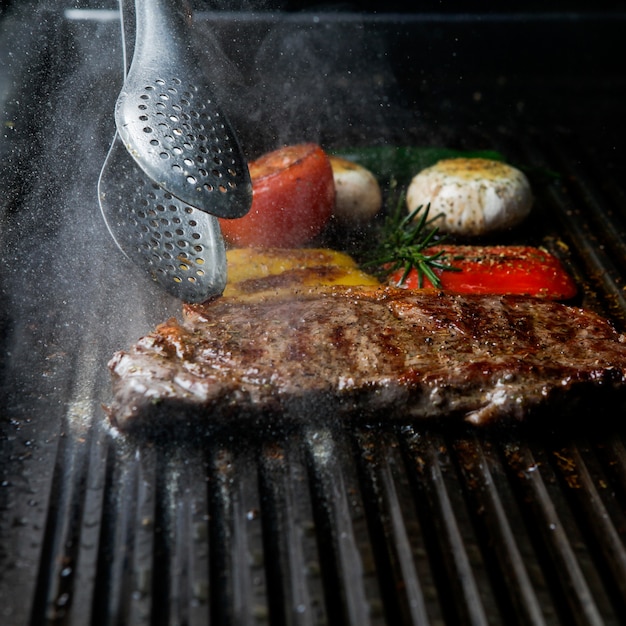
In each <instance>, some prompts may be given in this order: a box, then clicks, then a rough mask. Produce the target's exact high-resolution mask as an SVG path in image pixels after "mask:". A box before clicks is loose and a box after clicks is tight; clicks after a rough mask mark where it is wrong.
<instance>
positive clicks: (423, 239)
mask: <svg viewBox="0 0 626 626" xmlns="http://www.w3.org/2000/svg"><path fill="white" fill-rule="evenodd" d="M403 206H404V198H401V199H400V201H399V203H398V206H397V208H396V210H395V211H394V212H393V213H392V214H391V215H390V216H389V217H388V218H387V221H386V223H385V226H384V227H383V234H382V238H381V241H380V243H379V245H378V246H377V248H376V249H375V251H374V253H373V255H372V257H371V259H370V260H368V261H366V262H365V263H364V265H367V266H377V267H378V268H380V269H381V271H383V272H384V273H385V274H386V275H389V274H393V273H394V272H396V271H397V270H399V269H401V268H402V269H403V270H404V271H403V274H402V278H401V279H400V282H399V284H400V285H402V284H403V283H404V281H405V280H406V279H407V277H408V275H409V273H410V272H411V270H416V271H417V280H418V285H419V287H422V286H423V284H424V277H426V278H428V280H430V282H431V283H432V285H433V286H434V287H435V288H437V289H439V288H440V287H441V280H440V279H439V276H437V274H435V272H434V271H433V270H435V269H439V270H449V271H458V268H456V267H453V266H452V265H448V264H447V263H445V262H444V261H443V260H442V257H443V255H444V254H445V253H444V251H443V250H439V251H438V252H436V253H434V254H424V250H425V249H426V248H428V246H430V245H432V244H433V240H434V239H435V237H436V236H437V232H438V230H439V229H438V227H437V226H433V227H432V228H429V227H430V225H431V223H432V222H433V221H434V220H435V219H437V217H439V216H435V217H434V218H431V219H428V214H429V212H430V204H428V205H426V207H424V206H423V205H420V206H418V207H417V208H416V209H415V210H414V211H412V212H411V213H409V214H407V213H405V212H404V209H403ZM422 209H423V210H422ZM420 212H421V214H420ZM418 216H419V218H418ZM443 240H444V238H440V239H439V240H438V241H437V243H441V242H442V241H443Z"/></svg>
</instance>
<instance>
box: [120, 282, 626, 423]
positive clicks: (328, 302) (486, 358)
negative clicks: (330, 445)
mask: <svg viewBox="0 0 626 626" xmlns="http://www.w3.org/2000/svg"><path fill="white" fill-rule="evenodd" d="M109 367H110V370H111V372H112V376H113V392H114V398H113V403H112V405H111V406H110V407H109V409H108V414H109V416H110V418H111V420H112V421H113V423H114V424H115V425H116V426H117V427H119V428H120V429H121V430H128V431H130V430H133V429H136V428H142V429H143V428H145V427H146V426H150V424H152V423H159V425H160V426H163V424H166V425H170V424H171V426H172V427H175V426H176V424H181V423H186V422H188V421H189V420H192V421H200V422H203V421H204V422H219V421H220V420H225V419H226V420H229V419H230V420H232V419H237V418H239V417H250V416H253V417H256V418H262V417H269V416H281V417H288V418H295V419H314V418H318V417H320V416H329V417H335V418H336V417H341V418H346V419H347V418H357V419H367V418H377V419H378V418H380V416H381V415H382V416H384V418H385V419H395V418H441V417H446V416H457V417H458V416H462V417H464V418H465V419H466V420H467V421H470V422H473V423H476V424H482V423H486V422H490V421H493V420H498V419H503V418H516V419H521V418H524V417H525V416H526V415H527V414H528V412H529V411H530V410H532V409H533V408H535V407H538V406H540V405H542V404H545V403H546V402H552V401H558V402H562V401H563V400H564V399H565V400H567V399H575V398H576V397H577V394H579V392H581V391H582V390H584V389H589V388H590V387H591V388H594V389H604V390H607V391H608V390H616V389H617V390H620V391H621V390H623V389H624V388H626V385H625V382H626V343H625V342H624V338H623V337H622V336H621V335H620V334H619V333H617V332H616V331H615V330H614V328H613V327H612V326H611V324H610V323H609V322H608V321H606V320H604V319H603V318H601V317H599V316H598V315H596V314H594V313H592V312H590V311H586V310H583V309H580V308H577V307H571V306H566V305H563V304H559V303H555V302H549V301H543V300H537V299H533V298H527V297H513V296H468V295H465V296H460V295H447V294H443V293H438V292H426V291H424V292H420V291H409V290H403V289H393V288H349V287H334V288H318V289H309V290H302V291H301V292H300V293H297V294H295V295H294V294H293V293H290V294H282V295H278V296H274V297H257V298H250V299H246V298H243V299H242V298H226V297H224V298H222V299H220V300H217V301H214V302H211V303H206V304H196V305H185V306H184V309H183V322H182V323H180V322H178V321H176V320H174V319H171V320H169V321H168V322H166V323H164V324H161V325H160V326H158V327H157V328H156V329H155V330H154V332H152V333H150V334H149V335H147V336H145V337H143V338H142V339H140V340H139V341H138V342H137V343H136V344H135V345H133V346H132V347H131V348H130V349H129V350H128V351H122V352H118V353H116V354H115V355H114V357H113V358H112V360H111V361H110V363H109ZM168 427H169V426H168Z"/></svg>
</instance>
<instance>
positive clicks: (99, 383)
mask: <svg viewBox="0 0 626 626" xmlns="http://www.w3.org/2000/svg"><path fill="white" fill-rule="evenodd" d="M521 25H522V22H521V21H519V22H517V26H516V28H520V26H521ZM40 26H41V28H42V29H43V28H44V27H43V23H41V24H40ZM440 26H441V25H438V27H440ZM388 27H389V29H390V31H393V30H394V29H395V25H394V24H391V25H390V26H388ZM50 32H53V33H54V34H50V33H48V36H49V44H50V48H51V49H52V48H54V45H59V44H60V43H62V42H63V37H64V36H65V35H67V33H64V32H61V31H59V32H57V31H55V30H54V29H52V30H51V31H50ZM490 32H491V31H490ZM408 39H409V38H407V40H408ZM594 41H597V35H596V36H595V38H594ZM78 54H79V52H77V55H78ZM43 65H45V64H43V63H42V66H43ZM52 74H53V77H56V75H54V73H52ZM33 76H35V74H33ZM46 78H48V79H50V77H49V76H47V75H46V72H45V71H43V69H42V73H41V80H39V79H37V80H34V79H33V85H32V89H33V90H35V89H36V83H41V85H43V87H41V89H43V90H44V91H45V90H46V89H47V82H46ZM50 82H51V83H54V81H53V80H52V79H50ZM58 82H59V83H60V82H61V81H58ZM50 92H51V93H54V90H50ZM444 113H445V110H444ZM442 116H443V114H442ZM461 117H462V116H461ZM492 117H493V119H495V120H497V119H498V115H497V113H493V114H492ZM461 124H462V123H461ZM456 130H459V129H456ZM579 130H580V133H579V134H573V133H570V132H560V131H558V130H555V129H554V128H553V127H551V130H550V131H546V130H545V125H544V126H538V127H537V128H531V127H529V126H528V125H526V124H523V125H522V128H507V129H506V130H502V129H499V130H492V129H482V130H481V131H480V132H478V131H477V130H476V129H474V134H472V133H470V132H468V131H467V130H466V129H465V128H461V129H460V132H459V133H458V134H460V135H462V136H463V138H464V140H465V142H466V143H467V145H468V146H472V145H476V144H480V145H485V146H487V147H492V148H495V149H498V150H501V151H502V152H503V153H504V154H506V155H507V157H509V158H510V160H511V161H512V162H515V163H520V164H532V165H533V166H534V167H537V168H545V169H546V170H551V171H552V170H553V171H557V172H559V173H560V178H559V180H558V181H552V182H550V183H548V184H543V185H539V186H538V187H537V192H538V196H539V197H538V203H539V204H540V205H541V207H542V208H544V209H545V212H544V213H545V214H542V218H543V219H542V222H541V232H539V229H537V232H536V233H534V232H530V236H531V239H532V237H537V238H538V239H536V240H534V241H531V242H530V243H533V244H542V245H546V246H547V247H548V248H550V249H551V250H552V251H554V252H555V253H556V254H558V255H559V256H561V257H562V258H563V260H564V262H565V263H566V264H567V266H568V269H570V271H571V272H572V273H573V274H574V275H575V276H576V278H577V279H578V282H579V284H581V286H582V289H583V293H582V300H583V301H584V303H585V305H586V306H589V307H590V308H593V309H595V310H597V311H599V312H600V313H602V314H605V315H609V316H610V317H611V318H612V319H613V320H614V321H615V323H616V326H617V327H618V328H619V329H620V330H622V331H623V330H624V329H626V300H625V298H626V294H625V292H624V278H623V277H624V276H626V200H625V198H624V192H623V189H622V188H621V187H620V181H616V180H613V179H612V178H611V177H610V176H607V172H606V171H605V170H603V165H602V163H599V162H598V160H597V155H594V154H590V153H589V152H588V143H589V142H588V140H589V134H587V135H585V129H584V128H580V129H579ZM104 139H105V140H106V141H108V140H110V137H109V136H108V134H107V136H106V137H105V138H104ZM106 141H103V145H106ZM25 145H26V144H25ZM28 146H30V144H28ZM24 150H28V151H31V150H32V152H33V154H34V153H35V152H36V149H35V148H31V147H28V148H24ZM42 159H44V161H43V162H45V157H42ZM38 163H39V164H40V163H41V161H40V162H37V161H35V162H34V163H33V166H32V167H33V170H36V167H37V165H38ZM99 165H100V164H95V166H94V172H95V173H97V171H98V169H99ZM92 193H93V190H92V189H88V190H87V191H85V194H86V195H87V196H88V198H90V200H91V201H93V202H95V198H92V197H91V196H90V195H89V194H92ZM9 217H11V216H9ZM52 219H53V218H52ZM9 230H10V229H8V230H7V231H6V232H7V233H9ZM9 234H10V233H9ZM9 234H5V233H0V235H1V236H2V242H3V243H4V241H5V237H6V238H7V240H9V241H10V240H11V239H10V236H9ZM526 234H529V233H526ZM18 241H22V240H21V239H18ZM104 278H105V277H103V276H102V275H99V274H96V275H95V276H94V282H97V281H98V280H101V281H104ZM102 300H103V302H96V306H95V308H96V309H97V312H96V313H95V314H93V319H95V320H102V319H107V318H108V317H110V318H112V319H114V320H115V319H116V317H115V315H114V314H115V313H117V311H115V310H114V309H115V304H114V303H113V302H104V300H105V298H104V297H103V298H102ZM100 305H101V306H100ZM45 314H46V316H47V318H46V319H47V322H48V326H47V327H46V328H52V329H58V328H59V329H60V328H63V326H64V324H65V323H66V321H67V320H66V319H65V317H64V311H63V310H58V311H57V310H50V311H48V310H46V311H45ZM3 321H4V320H3ZM29 322H31V320H27V321H26V322H25V323H29ZM86 326H87V328H88V331H87V332H86V333H85V334H83V335H80V336H73V343H70V344H69V346H68V347H67V348H66V351H65V352H63V351H62V350H61V349H57V348H56V345H55V337H54V336H51V337H45V338H44V339H42V340H41V341H40V342H32V344H29V345H27V346H26V347H21V348H20V346H19V345H17V346H16V345H13V344H11V346H12V350H13V354H12V360H11V361H10V362H11V363H17V362H19V364H20V365H19V368H16V369H15V371H10V372H6V373H5V372H3V373H4V374H6V379H7V380H6V381H3V385H4V387H5V388H6V389H8V391H6V390H5V389H4V388H3V398H5V397H6V406H7V407H10V408H11V410H10V411H9V410H8V409H5V410H6V411H7V412H8V415H9V418H10V423H9V422H8V421H7V423H6V424H4V423H3V431H2V433H0V434H1V437H0V456H1V461H0V463H2V464H0V467H1V468H2V470H3V471H4V473H5V475H3V476H0V538H1V542H0V623H2V624H7V625H8V626H13V625H15V626H22V625H29V626H39V625H40V624H50V625H72V626H82V625H83V624H93V625H94V626H105V625H106V626H109V625H114V624H124V625H130V626H135V625H144V624H145V625H147V624H151V625H160V624H188V625H195V624H220V625H221V624H226V625H230V624H232V625H239V624H272V625H274V624H278V625H279V626H280V625H283V624H284V625H288V624H304V625H309V624H310V625H314V624H315V625H317V624H333V625H335V624H337V625H344V624H354V625H355V626H362V625H365V624H373V625H383V624H384V625H386V624H393V625H397V624H415V625H418V624H419V625H422V624H430V625H436V624H477V625H478V624H506V625H507V626H509V625H511V624H568V625H569V624H581V625H596V624H597V625H601V624H621V623H623V622H624V616H625V615H626V538H625V533H626V441H625V439H624V431H623V428H621V427H619V425H618V424H617V422H618V421H619V420H620V419H622V417H623V416H622V415H620V414H617V413H613V412H612V411H611V408H610V407H599V408H598V411H597V413H598V415H595V414H582V415H577V416H576V418H577V419H576V420H575V422H576V423H574V422H572V423H569V422H567V421H566V420H565V418H564V417H562V418H561V419H557V420H556V421H555V422H554V423H553V425H551V426H548V427H545V428H544V429H542V428H541V425H540V424H539V425H538V427H537V428H535V427H530V428H528V429H527V428H526V427H525V426H523V427H519V428H518V427H516V428H512V429H511V428H505V429H501V430H500V429H495V430H487V431H482V430H476V429H471V428H464V427H454V428H447V427H439V426H438V425H430V424H427V425H420V424H406V423H387V424H368V425H355V424H343V425H341V424H335V423H333V422H332V419H331V420H328V419H326V418H328V417H329V416H316V417H320V418H323V419H320V420H319V421H317V420H313V421H312V423H311V424H310V425H308V426H303V425H299V426H293V425H292V426H291V427H289V428H282V427H281V426H280V425H274V424H266V425H259V428H258V429H250V428H248V429H247V432H246V433H244V434H242V433H241V432H240V429H239V430H238V429H237V428H236V425H235V426H234V427H233V428H229V427H224V428H219V429H215V431H214V432H212V433H211V434H210V436H208V437H206V438H201V439H199V440H198V441H195V442H194V441H181V442H177V443H175V445H164V444H163V443H162V442H146V441H134V440H126V439H125V438H123V437H120V436H117V435H116V434H115V433H113V432H111V431H110V430H108V429H107V428H106V427H105V426H104V425H103V421H104V413H103V410H102V407H101V403H102V402H103V401H106V399H107V394H108V388H109V387H108V385H109V381H108V373H107V372H106V368H105V367H104V364H105V363H106V361H107V360H108V358H109V357H110V356H111V352H110V350H109V344H108V343H107V342H105V341H103V340H102V338H101V337H100V336H99V335H98V333H97V331H96V329H94V328H92V327H91V326H89V325H88V324H87V325H86ZM11 328H12V327H10V326H9V327H8V332H10V331H11ZM3 331H4V328H3ZM55 332H56V331H55ZM59 334H60V335H61V336H63V335H62V334H61V332H60V331H59ZM33 345H35V346H36V349H32V347H33ZM50 346H51V347H50ZM74 348H75V349H74ZM20 350H21V351H20ZM18 357H19V358H18ZM42 361H46V362H47V361H50V365H49V366H47V365H46V367H45V369H44V373H45V376H42V377H41V380H40V381H38V382H37V385H38V387H37V390H36V391H32V392H30V394H27V395H23V393H22V391H21V386H20V381H21V380H22V379H23V378H24V377H27V376H28V373H29V372H30V371H34V372H40V371H41V370H42V366H41V362H42ZM26 388H28V387H27V386H26ZM600 413H605V414H606V415H602V416H601V415H599V414H600ZM59 416H60V417H59ZM331 417H332V416H331ZM548 417H551V416H548ZM565 417H567V416H565ZM600 417H603V419H602V420H600V419H599V418H600ZM557 418H558V416H557Z"/></svg>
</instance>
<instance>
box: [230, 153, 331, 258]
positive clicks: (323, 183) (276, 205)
mask: <svg viewBox="0 0 626 626" xmlns="http://www.w3.org/2000/svg"><path fill="white" fill-rule="evenodd" d="M248 167H249V169H250V178H251V179H252V206H251V208H250V211H249V212H248V214H247V215H245V216H244V217H241V218H238V219H220V226H221V228H222V234H223V235H224V239H225V240H226V241H227V242H228V243H229V244H230V245H232V246H237V247H251V246H256V247H282V248H295V247H298V246H301V245H304V244H306V243H307V242H309V241H311V240H312V239H313V238H314V237H315V236H316V235H318V234H319V233H320V232H321V231H322V229H323V228H324V226H325V225H326V223H327V222H328V220H329V219H330V216H331V214H332V211H333V207H334V203H335V184H334V179H333V170H332V167H331V165H330V160H329V158H328V156H327V154H326V152H324V150H323V149H322V148H321V147H320V146H319V145H317V144H315V143H303V144H297V145H291V146H285V147H283V148H278V149H277V150H274V151H272V152H268V153H267V154H264V155H262V156H261V157H259V158H258V159H256V160H254V161H251V162H250V163H249V164H248Z"/></svg>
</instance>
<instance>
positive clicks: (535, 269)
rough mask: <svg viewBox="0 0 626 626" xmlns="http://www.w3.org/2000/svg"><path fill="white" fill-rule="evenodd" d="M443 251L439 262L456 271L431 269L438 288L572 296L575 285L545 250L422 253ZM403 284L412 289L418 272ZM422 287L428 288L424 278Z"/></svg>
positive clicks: (473, 249) (455, 249)
mask: <svg viewBox="0 0 626 626" xmlns="http://www.w3.org/2000/svg"><path fill="white" fill-rule="evenodd" d="M441 249H443V250H445V254H444V255H443V256H442V257H441V259H440V260H441V261H442V262H443V263H446V264H448V265H451V266H453V267H455V268H457V270H459V271H449V270H448V271H446V270H438V269H436V270H434V271H435V274H436V275H437V276H438V277H439V279H440V281H441V289H442V290H444V291H449V292H452V293H481V294H519V295H530V296H537V297H540V298H547V299H551V300H568V299H569V298H573V297H574V296H575V295H576V284H575V283H574V281H573V279H572V278H571V276H570V275H569V274H568V273H567V272H566V271H565V269H564V268H563V266H562V265H561V262H560V261H559V260H558V259H557V258H556V257H555V256H553V255H551V254H549V253H548V252H546V251H544V250H541V249H540V248H533V247H530V246H453V245H451V246H446V245H443V246H433V247H431V248H427V249H426V250H424V254H435V253H436V252H438V251H439V250H441ZM402 275H403V271H402V270H398V271H396V272H394V273H393V274H392V275H391V276H390V278H389V282H390V284H394V285H397V284H398V283H399V281H400V280H401V278H402ZM403 285H404V286H406V287H408V288H409V289H416V288H418V286H419V283H418V275H417V272H416V271H415V270H412V271H411V272H410V273H409V275H408V276H407V278H406V280H405V282H404V283H403ZM423 287H424V288H430V289H432V287H433V286H432V284H431V282H430V281H429V280H428V278H424V281H423Z"/></svg>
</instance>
